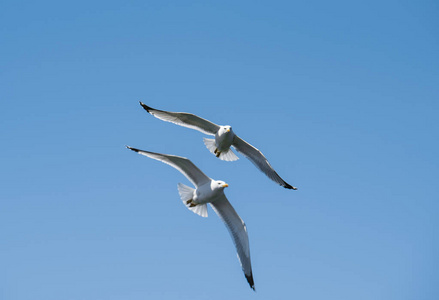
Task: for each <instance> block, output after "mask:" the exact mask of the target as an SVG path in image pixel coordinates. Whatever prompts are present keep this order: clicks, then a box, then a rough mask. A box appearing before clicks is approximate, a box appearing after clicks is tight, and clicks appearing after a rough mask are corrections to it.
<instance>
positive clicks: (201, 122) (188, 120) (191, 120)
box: [140, 102, 220, 135]
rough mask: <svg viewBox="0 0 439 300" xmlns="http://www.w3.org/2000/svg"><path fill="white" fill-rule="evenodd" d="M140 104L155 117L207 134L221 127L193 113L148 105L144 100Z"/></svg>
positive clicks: (213, 133) (211, 133)
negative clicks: (159, 108)
mask: <svg viewBox="0 0 439 300" xmlns="http://www.w3.org/2000/svg"><path fill="white" fill-rule="evenodd" d="M140 105H141V106H142V107H143V108H144V109H145V110H146V111H147V112H149V113H150V114H151V115H153V116H154V117H156V118H158V119H160V120H163V121H166V122H171V123H174V124H177V125H180V126H183V127H187V128H191V129H195V130H198V131H201V132H203V133H205V134H209V135H215V133H216V132H217V131H218V129H219V128H220V127H219V126H218V125H216V124H214V123H212V122H210V121H208V120H206V119H203V118H200V117H198V116H196V115H193V114H189V113H184V112H170V111H164V110H158V109H154V108H152V107H149V106H148V105H146V104H144V103H142V102H140Z"/></svg>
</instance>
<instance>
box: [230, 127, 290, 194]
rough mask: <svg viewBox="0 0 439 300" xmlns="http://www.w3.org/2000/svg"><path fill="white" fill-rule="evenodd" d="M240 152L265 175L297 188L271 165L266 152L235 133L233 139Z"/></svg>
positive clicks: (282, 184) (283, 184)
mask: <svg viewBox="0 0 439 300" xmlns="http://www.w3.org/2000/svg"><path fill="white" fill-rule="evenodd" d="M232 146H234V147H235V148H236V150H238V151H239V152H241V153H242V154H244V155H245V156H246V157H247V158H248V159H249V160H250V161H251V162H252V163H253V164H254V165H255V166H256V167H257V168H258V169H259V170H261V171H262V172H264V173H265V175H267V176H268V178H270V179H271V180H273V181H274V182H276V183H278V184H280V185H281V186H283V187H284V188H286V189H293V190H297V188H295V187H294V186H291V185H289V184H288V183H286V182H285V180H283V179H282V178H281V177H280V176H279V175H278V174H277V173H276V171H275V170H274V169H273V167H272V166H271V165H270V163H269V162H268V160H267V159H266V158H265V156H264V154H262V152H261V151H259V150H258V149H257V148H255V147H253V146H252V145H250V144H249V143H247V142H246V141H244V140H243V139H241V138H240V137H238V136H236V135H235V138H234V140H233V144H232Z"/></svg>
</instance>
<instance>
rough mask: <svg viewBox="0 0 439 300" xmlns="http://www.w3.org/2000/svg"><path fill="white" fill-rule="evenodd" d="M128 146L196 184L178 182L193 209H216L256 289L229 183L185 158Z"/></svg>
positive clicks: (245, 237) (244, 232) (243, 229)
mask: <svg viewBox="0 0 439 300" xmlns="http://www.w3.org/2000/svg"><path fill="white" fill-rule="evenodd" d="M127 148H128V149H130V150H133V151H135V152H137V153H139V154H142V155H144V156H147V157H150V158H153V159H156V160H159V161H161V162H164V163H165V164H168V165H170V166H172V167H174V168H176V169H177V170H179V171H180V172H181V173H182V174H183V175H184V176H186V178H187V179H189V180H190V181H191V182H192V183H193V184H194V185H195V187H196V188H195V189H193V188H191V187H189V186H186V185H184V184H182V183H179V184H178V186H177V187H178V192H179V194H180V198H181V200H182V201H183V204H184V205H185V206H186V207H187V208H188V209H189V210H191V211H192V212H194V213H196V214H198V215H200V216H202V217H207V203H210V205H211V206H212V208H213V210H214V211H215V212H216V214H217V215H218V216H219V217H220V219H221V220H223V222H224V224H225V225H226V227H227V229H228V231H229V233H230V236H231V237H232V239H233V243H234V244H235V247H236V251H237V254H238V259H239V262H240V263H241V267H242V270H243V271H244V275H245V278H246V279H247V281H248V283H249V284H250V287H251V288H252V289H253V290H255V284H254V281H253V274H252V266H251V261H250V246H249V243H248V234H247V227H246V226H245V223H244V221H243V220H242V219H241V218H240V217H239V215H238V214H237V213H236V211H235V209H234V208H233V207H232V205H231V204H230V202H229V201H228V200H227V198H226V196H225V195H224V188H226V187H228V186H229V185H228V184H227V183H225V182H224V181H221V180H213V179H211V178H209V177H208V176H206V175H205V174H204V173H203V172H202V171H201V170H200V169H198V168H197V167H196V166H195V165H194V164H193V163H192V162H191V161H190V160H189V159H187V158H185V157H180V156H175V155H167V154H160V153H154V152H148V151H143V150H139V149H136V148H131V147H129V146H127Z"/></svg>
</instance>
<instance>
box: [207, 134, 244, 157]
mask: <svg viewBox="0 0 439 300" xmlns="http://www.w3.org/2000/svg"><path fill="white" fill-rule="evenodd" d="M203 141H204V145H206V147H207V149H209V151H210V153H212V154H213V155H215V156H217V153H216V152H215V151H216V149H217V148H216V144H215V140H214V139H206V138H203ZM218 158H219V159H221V160H224V161H235V160H238V159H239V157H238V156H236V154H235V153H234V152H233V151H232V149H229V150H227V151H222V152H221V153H220V155H219V156H218Z"/></svg>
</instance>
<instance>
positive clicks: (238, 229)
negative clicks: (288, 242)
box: [210, 196, 255, 290]
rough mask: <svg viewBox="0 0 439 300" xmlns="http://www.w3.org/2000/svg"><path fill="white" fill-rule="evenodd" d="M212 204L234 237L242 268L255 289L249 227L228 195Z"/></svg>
mask: <svg viewBox="0 0 439 300" xmlns="http://www.w3.org/2000/svg"><path fill="white" fill-rule="evenodd" d="M210 205H211V206H212V208H213V210H214V211H215V212H216V214H217V215H218V216H219V217H220V219H221V220H223V222H224V224H225V225H226V227H227V230H228V231H229V233H230V236H231V237H232V239H233V243H234V244H235V247H236V252H237V254H238V259H239V262H240V263H241V267H242V270H243V271H244V275H245V278H246V279H247V281H248V283H249V284H250V287H251V288H252V289H253V290H254V289H255V283H254V281H253V273H252V266H251V261H250V246H249V243H248V234H247V227H246V226H245V223H244V221H243V220H242V219H241V218H240V217H239V215H238V214H237V213H236V211H235V209H234V208H233V206H232V205H231V204H230V202H229V201H228V200H227V198H226V196H222V197H221V198H219V199H217V200H215V201H213V202H211V203H210Z"/></svg>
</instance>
